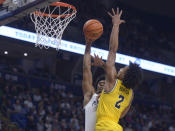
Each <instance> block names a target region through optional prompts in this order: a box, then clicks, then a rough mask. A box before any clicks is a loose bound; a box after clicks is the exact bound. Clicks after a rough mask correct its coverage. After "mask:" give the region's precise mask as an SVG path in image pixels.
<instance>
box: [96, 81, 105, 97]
mask: <svg viewBox="0 0 175 131" xmlns="http://www.w3.org/2000/svg"><path fill="white" fill-rule="evenodd" d="M104 86H105V80H100V81H99V82H98V85H97V93H98V94H99V93H101V92H102V90H103V89H104Z"/></svg>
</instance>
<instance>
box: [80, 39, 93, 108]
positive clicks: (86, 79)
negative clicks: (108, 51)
mask: <svg viewBox="0 0 175 131" xmlns="http://www.w3.org/2000/svg"><path fill="white" fill-rule="evenodd" d="M91 44H92V43H91V42H89V41H87V42H86V48H85V53H84V60H83V83H82V89H83V94H84V101H83V104H84V106H85V105H86V104H87V103H88V102H89V100H90V99H91V97H92V95H93V93H94V88H93V86H92V73H91V55H90V52H91Z"/></svg>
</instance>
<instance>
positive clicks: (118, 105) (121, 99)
mask: <svg viewBox="0 0 175 131" xmlns="http://www.w3.org/2000/svg"><path fill="white" fill-rule="evenodd" d="M119 99H120V100H119V101H117V102H116V104H115V107H116V108H118V109H120V103H121V102H123V100H124V96H122V95H120V96H119Z"/></svg>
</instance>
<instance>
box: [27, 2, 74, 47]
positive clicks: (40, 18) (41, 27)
mask: <svg viewBox="0 0 175 131" xmlns="http://www.w3.org/2000/svg"><path fill="white" fill-rule="evenodd" d="M57 3H61V2H57ZM30 16H31V19H32V21H33V23H34V24H35V30H36V33H37V41H36V44H35V46H36V47H40V48H41V49H42V48H43V47H44V48H46V49H48V48H49V47H53V48H56V49H57V50H59V49H60V46H61V39H62V35H63V32H64V30H65V28H66V27H67V25H68V24H69V23H70V21H71V20H72V19H73V18H75V16H76V9H73V8H72V7H71V6H70V7H63V6H51V5H50V6H47V7H45V8H44V9H42V10H41V9H38V10H37V12H35V13H31V14H30Z"/></svg>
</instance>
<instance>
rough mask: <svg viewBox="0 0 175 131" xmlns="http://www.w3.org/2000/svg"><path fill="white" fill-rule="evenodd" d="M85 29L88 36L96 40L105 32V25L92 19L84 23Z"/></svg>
mask: <svg viewBox="0 0 175 131" xmlns="http://www.w3.org/2000/svg"><path fill="white" fill-rule="evenodd" d="M83 31H84V34H85V36H86V37H87V38H89V39H93V40H96V39H98V38H99V37H100V36H101V35H102V34H103V25H102V24H101V22H100V21H98V20H95V19H92V20H89V21H87V22H86V23H85V24H84V27H83Z"/></svg>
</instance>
